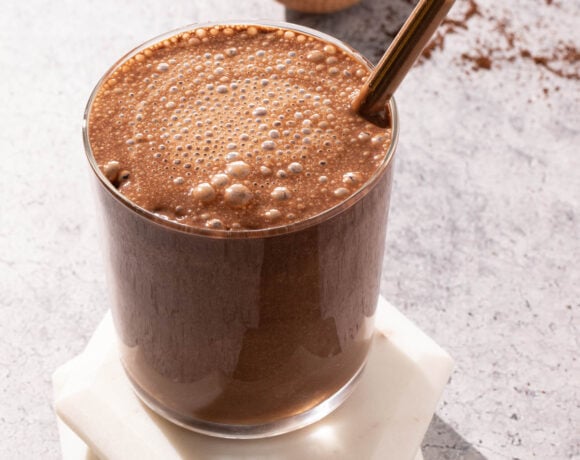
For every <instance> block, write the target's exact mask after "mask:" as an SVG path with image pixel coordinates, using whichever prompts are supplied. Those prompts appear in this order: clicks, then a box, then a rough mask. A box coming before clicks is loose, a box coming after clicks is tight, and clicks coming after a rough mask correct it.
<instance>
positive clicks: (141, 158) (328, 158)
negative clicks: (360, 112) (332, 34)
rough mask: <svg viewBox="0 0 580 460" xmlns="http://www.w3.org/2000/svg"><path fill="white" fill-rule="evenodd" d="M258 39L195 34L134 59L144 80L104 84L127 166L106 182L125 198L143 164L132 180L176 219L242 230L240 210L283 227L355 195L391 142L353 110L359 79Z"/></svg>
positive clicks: (349, 65)
mask: <svg viewBox="0 0 580 460" xmlns="http://www.w3.org/2000/svg"><path fill="white" fill-rule="evenodd" d="M216 30H217V32H215V33H214V31H216ZM226 31H229V32H226ZM232 31H233V32H232ZM265 32H266V31H260V30H258V29H257V28H254V27H250V28H246V29H240V30H234V29H231V30H230V29H229V28H226V29H215V28H212V29H197V30H196V31H194V32H192V33H187V34H186V35H185V36H183V35H182V36H181V41H179V40H176V41H175V42H174V43H173V44H172V43H170V44H169V45H167V44H165V45H164V46H161V47H159V49H157V50H156V49H154V48H155V47H153V48H152V49H151V52H150V53H147V50H146V51H145V52H142V53H140V54H138V55H137V56H135V57H134V60H135V62H138V63H139V69H140V71H141V73H140V74H139V75H140V76H141V81H138V82H137V83H136V84H135V83H133V85H129V86H128V87H123V86H122V85H119V84H118V79H117V78H114V77H115V76H113V78H112V80H114V81H113V82H109V83H110V84H109V88H112V91H110V92H109V93H110V94H113V95H114V96H113V98H114V99H115V102H116V103H117V108H116V110H115V111H114V115H115V117H116V119H117V120H116V123H117V125H118V126H119V131H120V132H124V133H126V137H125V138H124V139H123V143H124V145H125V152H127V155H126V157H127V158H125V159H124V160H119V159H117V158H115V159H109V161H108V162H106V164H105V166H104V168H103V172H104V174H105V176H106V177H107V178H108V179H109V180H110V181H111V182H112V183H113V184H114V185H116V186H118V187H119V188H120V189H121V190H122V191H124V190H125V188H126V189H127V192H129V189H130V184H131V183H132V180H131V177H132V174H131V172H130V171H131V169H132V168H134V167H136V164H137V163H136V161H138V162H139V164H145V165H146V166H145V169H144V170H142V171H141V172H140V173H139V174H141V175H144V176H147V175H150V174H152V173H153V172H154V173H155V174H157V178H159V177H165V178H166V179H165V180H166V183H164V185H163V187H162V190H165V191H167V193H170V194H171V195H172V196H173V197H178V198H179V199H180V200H184V201H183V202H180V203H178V204H177V203H176V204H175V206H179V207H180V210H181V211H182V212H181V213H180V214H181V216H180V217H183V216H186V217H187V216H189V218H190V222H191V223H193V224H196V225H199V224H202V225H205V226H207V227H210V228H239V227H241V226H242V225H241V224H240V222H239V218H240V216H242V214H243V212H244V211H245V212H246V214H248V213H251V214H253V216H254V220H260V219H261V220H262V221H265V223H264V222H262V223H258V225H264V226H267V225H271V224H273V223H281V222H283V221H284V222H283V223H289V222H290V221H293V220H297V219H301V218H305V217H309V216H308V215H306V214H307V212H310V214H316V213H319V212H321V211H323V210H324V209H326V208H328V207H331V206H332V205H334V204H336V203H337V200H338V202H340V201H342V200H344V199H345V198H347V197H348V196H350V195H351V194H352V193H353V192H354V191H356V190H357V189H359V188H360V187H361V186H362V185H363V184H364V183H365V182H366V181H367V180H368V179H369V177H370V176H371V175H372V173H373V172H374V171H375V170H376V168H377V165H378V164H379V163H380V162H381V161H382V160H383V158H384V155H385V150H386V147H385V143H386V142H388V140H389V139H388V133H385V132H384V131H383V130H381V129H380V128H377V127H375V126H372V125H370V124H369V123H367V122H364V121H363V120H361V119H359V118H358V117H356V116H354V115H353V114H351V113H349V111H348V106H349V97H350V96H351V95H352V93H353V91H355V90H356V89H357V88H358V86H359V85H360V82H361V81H362V79H363V78H364V77H365V76H366V71H365V70H364V68H363V67H362V65H360V64H357V63H356V62H355V61H354V60H353V59H352V58H351V57H349V56H347V55H345V54H344V53H343V52H339V50H337V48H336V47H335V46H334V45H331V44H327V43H325V42H322V41H318V40H315V39H311V38H307V37H305V36H304V35H300V34H295V33H294V32H292V31H278V32H277V33H272V32H271V31H270V33H265ZM220 34H221V35H222V39H217V38H216V37H217V36H218V35H220ZM236 34H238V35H239V36H237V35H236ZM212 36H213V37H214V38H213V39H212ZM252 37H256V38H253V39H251V38H252ZM296 41H299V42H301V43H302V45H301V47H296V45H295V43H289V42H296ZM183 42H185V43H183ZM180 44H181V45H180ZM192 46H193V47H194V48H193V50H194V52H193V53H192V52H191V51H192V48H191V47H192ZM299 49H303V51H298V50H299ZM129 70H130V71H131V69H129ZM132 71H133V73H134V72H135V69H133V70H132ZM128 158H130V159H132V160H133V161H129V160H128ZM122 164H123V165H126V166H123V167H121V165H122ZM141 169H143V167H141ZM133 176H137V173H136V172H135V174H133ZM146 186H147V184H146V181H145V180H141V181H139V187H140V188H143V187H146ZM157 193H160V191H159V190H158V191H157ZM184 197H185V198H184ZM166 201H167V200H166ZM170 201H171V200H170ZM138 204H139V203H138ZM183 210H185V212H183ZM171 217H172V216H170V218H171Z"/></svg>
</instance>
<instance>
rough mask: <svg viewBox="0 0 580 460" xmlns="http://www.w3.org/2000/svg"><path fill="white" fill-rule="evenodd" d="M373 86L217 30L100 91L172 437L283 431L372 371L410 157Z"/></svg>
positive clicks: (96, 97) (127, 294) (176, 38)
mask: <svg viewBox="0 0 580 460" xmlns="http://www.w3.org/2000/svg"><path fill="white" fill-rule="evenodd" d="M368 73H369V68H368V66H367V65H366V64H365V63H364V62H363V61H362V59H360V58H357V57H355V55H354V54H353V53H351V52H348V51H347V50H346V49H345V48H344V47H341V46H340V45H338V44H336V43H332V42H329V41H324V40H322V39H319V38H317V37H315V36H313V35H310V34H309V33H306V32H305V31H303V30H296V29H287V28H279V27H273V26H258V25H250V26H247V25H245V26H242V25H223V26H208V27H201V28H197V29H190V30H187V31H184V32H180V33H176V34H175V35H172V36H168V37H166V38H163V39H161V40H158V41H157V42H153V43H151V44H148V45H146V46H144V47H142V48H140V49H139V50H137V51H135V52H133V53H132V54H131V55H130V56H129V57H128V58H126V59H125V60H124V61H122V62H121V64H119V65H117V67H115V68H114V69H113V70H112V71H110V72H109V73H108V74H107V75H106V76H105V77H104V79H103V80H102V81H101V83H100V84H99V86H98V87H97V89H96V90H95V92H94V93H93V97H92V98H91V101H90V102H89V108H88V115H87V127H86V130H85V141H86V144H87V148H88V150H89V153H90V159H91V162H92V164H93V167H95V170H96V171H97V174H98V177H99V179H100V183H99V187H98V190H99V196H100V199H101V201H102V203H103V206H102V209H103V216H104V221H105V225H104V227H105V232H106V241H107V244H108V248H107V249H108V257H109V260H110V267H111V277H110V278H111V283H112V286H113V288H114V289H113V291H114V299H113V300H114V304H113V316H114V320H115V324H116V328H117V331H118V333H119V336H120V339H121V343H122V345H121V348H122V360H123V364H124V367H125V370H126V372H127V374H128V376H129V378H130V379H131V381H132V382H133V384H134V386H135V388H136V389H137V392H138V393H139V395H140V396H141V397H142V398H143V399H144V400H145V401H146V402H147V403H148V404H149V405H150V406H151V407H152V408H153V409H155V410H156V411H158V412H160V413H161V414H163V415H165V416H166V417H168V418H169V419H171V420H173V421H176V422H177V423H180V424H183V425H185V426H188V427H190V428H193V429H197V430H201V431H206V432H214V433H216V432H220V431H222V432H223V431H224V430H225V431H227V429H225V428H224V425H228V426H236V427H238V428H240V427H241V428H242V431H243V427H258V426H263V425H270V424H273V423H277V422H279V421H280V420H286V419H288V418H290V417H293V416H295V415H299V414H303V413H305V412H307V411H309V410H311V409H313V408H315V407H316V406H317V405H318V404H320V403H322V402H324V401H326V400H328V399H329V398H331V397H333V396H334V395H336V394H338V393H339V392H340V391H341V390H343V391H345V390H344V389H345V388H347V387H348V384H349V382H351V381H352V380H353V379H354V378H355V376H357V374H358V373H359V372H360V370H361V369H362V367H363V365H364V362H365V359H366V354H367V351H368V347H369V345H370V340H371V337H372V331H373V316H374V311H375V306H376V302H377V298H378V294H379V280H380V272H381V265H382V258H383V246H384V238H385V228H386V220H387V212H388V201H389V192H390V185H391V174H392V162H391V161H390V160H391V156H392V152H393V148H391V145H390V144H391V141H392V130H391V129H390V128H389V129H382V128H379V127H377V126H374V125H372V124H370V123H369V122H367V121H366V120H364V119H362V118H360V117H359V116H358V115H356V114H355V113H353V112H352V110H351V108H350V101H351V99H352V96H353V95H354V94H355V93H356V91H357V90H358V88H359V87H360V86H361V83H362V82H363V81H364V79H365V78H366V77H367V75H368ZM91 155H92V157H91ZM97 168H98V169H97ZM99 171H100V172H99ZM238 432H239V431H238ZM248 433H251V430H250V431H248ZM222 434H223V433H222ZM226 435H227V433H226Z"/></svg>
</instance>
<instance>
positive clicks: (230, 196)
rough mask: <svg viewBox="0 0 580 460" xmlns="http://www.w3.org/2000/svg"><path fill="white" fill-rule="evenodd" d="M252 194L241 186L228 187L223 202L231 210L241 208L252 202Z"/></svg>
mask: <svg viewBox="0 0 580 460" xmlns="http://www.w3.org/2000/svg"><path fill="white" fill-rule="evenodd" d="M252 197H253V194H252V192H251V191H250V189H249V188H248V187H246V186H245V185H242V184H233V185H230V186H229V187H228V188H227V189H226V191H225V193H224V200H225V202H226V204H227V205H228V206H231V207H232V208H242V207H244V206H246V205H247V204H248V203H249V202H250V201H251V200H252Z"/></svg>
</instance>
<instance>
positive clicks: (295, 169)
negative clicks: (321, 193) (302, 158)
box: [288, 162, 303, 174]
mask: <svg viewBox="0 0 580 460" xmlns="http://www.w3.org/2000/svg"><path fill="white" fill-rule="evenodd" d="M302 169H303V167H302V165H301V164H300V163H298V162H293V163H290V164H289V165H288V171H290V172H291V173H292V174H299V173H301V172H302Z"/></svg>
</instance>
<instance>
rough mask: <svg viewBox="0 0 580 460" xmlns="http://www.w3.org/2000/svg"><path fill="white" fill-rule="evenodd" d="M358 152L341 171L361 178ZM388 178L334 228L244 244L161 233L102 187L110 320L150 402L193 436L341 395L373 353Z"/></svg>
mask: <svg viewBox="0 0 580 460" xmlns="http://www.w3.org/2000/svg"><path fill="white" fill-rule="evenodd" d="M322 44H323V45H324V43H322ZM361 123H363V124H364V123H366V122H361ZM348 136H349V137H350V134H348ZM360 148H361V147H360V145H358V144H357V143H353V144H352V145H350V146H349V148H348V149H347V150H346V152H345V153H346V154H345V156H344V158H348V155H351V157H352V158H356V162H357V164H359V163H358V162H359V160H360V158H361V157H360V156H359V154H360ZM382 148H384V149H385V150H386V146H385V145H383V146H382ZM384 155H385V151H384V150H383V151H382V156H381V158H384ZM345 161H346V160H345ZM373 161H374V163H373V164H374V166H373V169H372V170H371V169H369V171H371V172H370V173H369V176H371V175H372V172H373V171H375V170H376V169H377V168H378V166H377V164H378V163H380V161H378V159H375V160H373ZM347 166H348V165H347ZM347 170H348V169H347ZM341 175H342V172H341ZM391 176H392V162H391V163H389V164H388V165H387V166H384V165H383V166H382V169H380V172H379V174H378V175H376V176H375V177H374V179H372V183H371V184H370V185H367V187H366V188H365V189H364V190H363V191H361V192H359V195H358V196H357V199H356V200H352V201H354V203H350V204H348V205H344V209H343V210H342V211H341V212H338V213H333V217H330V218H328V219H326V220H323V219H321V220H320V221H318V222H315V223H313V224H304V225H295V227H290V228H288V229H286V230H277V231H275V232H271V234H267V233H263V234H261V236H260V235H255V234H254V235H246V236H245V237H243V235H242V233H238V234H237V235H236V232H233V233H229V234H223V233H222V234H216V235H215V236H214V237H212V236H207V235H203V234H200V232H199V231H198V230H196V226H195V225H192V226H191V227H189V228H187V227H182V228H177V226H176V225H174V224H173V223H172V222H169V223H164V222H163V221H161V220H157V221H155V220H154V219H152V218H151V216H146V215H144V213H143V212H137V211H135V210H134V209H131V208H130V206H128V204H127V203H126V202H125V201H124V200H123V198H122V197H120V196H117V195H115V194H113V193H111V190H109V189H108V188H107V187H106V186H105V184H104V183H103V182H101V183H100V186H99V196H100V199H101V202H102V204H103V206H102V208H103V210H104V221H105V231H106V241H107V243H108V248H107V250H108V256H109V259H110V266H111V269H112V272H111V281H112V284H113V287H114V308H113V316H114V320H115V324H116V327H117V330H118V333H119V335H120V338H121V342H122V359H123V363H124V366H125V369H126V371H127V373H128V375H129V377H130V378H131V380H132V381H133V383H134V385H135V386H136V387H137V389H138V391H139V392H140V393H141V395H142V396H143V397H144V398H145V399H146V400H147V401H148V402H149V403H150V404H151V405H152V406H153V407H155V408H157V409H158V410H160V411H162V412H164V413H165V414H169V416H170V417H171V418H173V419H176V420H178V421H180V422H182V423H186V424H195V421H198V420H202V421H207V422H213V423H222V424H239V425H256V424H264V423H269V422H273V421H276V420H280V419H283V418H286V417H290V416H292V415H296V414H299V413H302V412H304V411H306V410H308V409H310V408H312V407H314V406H316V405H317V404H318V403H320V402H322V401H324V400H326V399H327V398H328V397H330V396H332V395H333V394H335V393H336V392H337V391H338V390H340V389H341V388H342V387H343V386H344V385H345V384H346V383H347V382H348V381H349V380H350V379H351V378H352V377H353V376H354V375H355V374H356V373H357V371H358V370H359V369H360V368H361V366H363V364H364V362H365V359H366V354H367V351H368V348H369V345H370V342H371V337H372V331H373V323H372V320H373V316H374V311H375V307H376V303H377V299H378V295H379V282H380V273H381V265H382V258H383V249H384V238H385V229H386V221H387V213H388V202H389V193H390V187H391ZM117 185H118V184H117ZM121 191H122V190H121ZM350 193H352V191H351V192H350ZM343 199H344V198H343ZM339 201H340V200H339ZM332 203H333V204H331V205H330V206H333V205H334V203H335V202H334V201H333V202H332ZM227 215H231V214H227ZM170 220H174V221H176V222H179V220H178V219H173V218H171V219H170ZM262 222H263V220H262Z"/></svg>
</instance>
